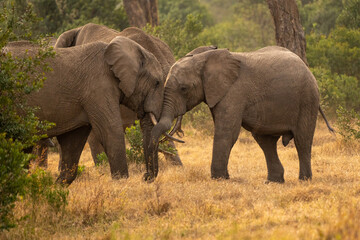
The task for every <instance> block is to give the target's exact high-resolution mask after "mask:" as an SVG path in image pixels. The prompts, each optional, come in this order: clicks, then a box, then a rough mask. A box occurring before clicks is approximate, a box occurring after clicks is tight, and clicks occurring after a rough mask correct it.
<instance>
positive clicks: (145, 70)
mask: <svg viewBox="0 0 360 240" xmlns="http://www.w3.org/2000/svg"><path fill="white" fill-rule="evenodd" d="M26 49H28V54H32V53H33V52H36V51H37V49H38V48H37V46H35V45H33V44H32V43H29V42H26V41H20V42H13V43H10V44H9V45H7V47H6V49H5V51H9V52H11V53H12V54H13V56H20V57H21V56H25V55H26V54H27V53H26ZM47 62H48V64H49V66H50V67H51V68H52V69H53V71H51V72H48V73H46V78H47V79H46V81H45V83H44V86H43V88H41V89H40V90H39V91H38V92H34V93H32V94H30V95H29V97H28V103H29V104H30V105H31V106H39V110H38V111H37V112H36V114H37V116H38V117H39V119H41V120H48V121H50V122H53V123H55V124H56V126H55V127H53V128H51V129H50V130H48V131H47V135H48V136H49V137H54V136H56V138H57V140H58V142H59V145H60V148H61V150H60V155H61V158H62V162H61V170H60V176H59V177H58V179H57V180H58V182H61V183H66V184H70V183H71V182H72V181H73V180H74V179H75V177H76V170H77V166H78V162H79V158H80V154H81V152H82V150H83V147H84V145H85V142H86V139H87V138H88V135H89V133H90V131H91V130H92V131H93V133H94V134H95V136H96V137H97V138H98V139H100V141H101V143H102V145H103V146H104V149H105V153H106V154H107V156H108V159H109V164H110V170H111V175H112V177H113V178H120V177H128V175H129V174H128V167H127V162H126V154H125V139H124V132H123V126H122V117H121V113H120V104H123V105H125V106H127V107H128V108H130V109H131V110H132V111H134V112H135V113H136V114H137V117H138V118H139V119H142V118H145V116H147V115H154V118H159V116H160V113H161V107H162V99H163V91H164V82H163V72H162V69H161V65H160V63H159V62H158V60H157V59H156V57H155V56H154V55H153V54H152V53H150V52H149V51H148V50H146V49H144V48H143V47H142V46H140V45H139V44H138V43H136V42H134V41H132V40H131V39H129V38H126V37H121V36H119V37H116V38H114V39H113V40H112V41H111V42H110V43H104V42H94V43H90V44H85V45H81V46H76V47H72V48H63V49H56V55H55V57H54V58H51V59H48V60H47Z"/></svg>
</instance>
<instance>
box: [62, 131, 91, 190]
mask: <svg viewBox="0 0 360 240" xmlns="http://www.w3.org/2000/svg"><path fill="white" fill-rule="evenodd" d="M90 130H91V127H90V126H83V127H80V128H78V129H75V130H73V131H71V132H67V133H64V134H62V135H59V136H57V140H58V142H59V145H60V176H59V177H58V178H57V180H56V182H58V183H61V184H71V183H72V182H73V181H74V180H75V178H76V175H77V168H78V164H79V159H80V155H81V152H82V150H83V149H84V146H85V143H86V139H87V137H88V135H89V133H90Z"/></svg>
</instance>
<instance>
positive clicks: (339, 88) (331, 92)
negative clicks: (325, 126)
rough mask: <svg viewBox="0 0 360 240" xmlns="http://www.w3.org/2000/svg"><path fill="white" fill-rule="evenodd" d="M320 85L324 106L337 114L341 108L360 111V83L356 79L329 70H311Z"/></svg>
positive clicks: (320, 68) (319, 68) (316, 68)
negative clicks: (337, 110)
mask: <svg viewBox="0 0 360 240" xmlns="http://www.w3.org/2000/svg"><path fill="white" fill-rule="evenodd" d="M311 70H312V72H313V74H314V76H315V78H316V80H317V82H318V85H319V90H320V95H321V101H322V105H325V106H326V108H327V109H329V110H330V111H331V112H333V113H335V112H336V109H337V108H338V107H339V106H344V107H345V108H346V109H356V110H360V82H359V80H358V79H357V78H356V77H352V76H347V75H345V74H337V73H331V71H330V70H329V69H326V68H322V67H315V68H312V69H311Z"/></svg>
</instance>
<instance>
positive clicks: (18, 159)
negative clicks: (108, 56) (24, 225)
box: [0, 1, 54, 230]
mask: <svg viewBox="0 0 360 240" xmlns="http://www.w3.org/2000/svg"><path fill="white" fill-rule="evenodd" d="M0 7H1V9H0V49H1V51H0V63H1V71H0V92H1V95H0V195H1V196H0V199H1V203H0V205H1V206H0V207H1V208H0V219H1V223H0V229H1V230H3V229H9V228H11V227H14V226H15V224H14V222H15V221H14V220H15V219H14V216H13V214H12V209H13V207H14V206H15V204H14V203H15V201H16V200H17V199H18V197H19V196H24V195H26V194H27V192H26V187H27V183H28V177H27V171H26V170H24V166H26V165H28V162H29V160H30V159H31V158H32V156H31V155H29V154H25V153H24V152H23V149H25V148H28V147H31V146H33V145H34V144H35V143H36V142H37V141H38V140H40V139H41V138H43V137H46V135H44V134H42V133H43V132H45V131H46V130H47V129H48V128H49V127H51V126H52V125H51V124H49V123H47V122H41V121H39V120H38V118H37V117H36V116H35V114H34V112H35V111H36V109H35V108H31V107H29V106H27V105H26V100H25V99H26V98H25V97H26V95H28V94H29V93H31V92H33V91H36V90H38V89H40V88H41V87H42V85H43V81H44V80H45V77H44V73H43V72H45V71H49V70H50V69H49V67H48V65H47V64H46V63H45V62H44V61H45V59H47V58H49V57H52V56H54V52H53V51H52V49H51V48H48V47H47V45H46V42H44V41H42V40H41V39H36V38H35V40H38V41H37V43H38V44H39V45H40V48H39V51H38V52H37V53H36V54H35V55H32V56H26V57H24V58H14V57H13V56H12V55H11V53H7V52H6V51H3V47H5V46H6V44H7V43H8V42H9V41H12V40H17V39H32V38H33V36H32V34H31V33H32V32H31V27H32V24H33V23H34V22H35V21H36V20H37V19H36V16H35V15H34V13H33V10H32V7H31V5H26V7H24V8H23V10H22V11H21V8H20V9H19V8H15V4H14V2H13V1H4V2H2V3H1V5H0ZM16 7H18V5H16ZM35 69H37V70H40V71H35Z"/></svg>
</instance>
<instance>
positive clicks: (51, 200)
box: [26, 169, 69, 216]
mask: <svg viewBox="0 0 360 240" xmlns="http://www.w3.org/2000/svg"><path fill="white" fill-rule="evenodd" d="M26 192H27V195H26V196H27V198H28V199H29V200H30V203H31V205H32V207H31V209H32V211H33V212H32V215H33V216H34V215H35V211H36V209H37V208H36V206H38V205H40V204H46V205H48V206H49V207H50V208H51V209H52V210H53V211H55V212H56V213H58V212H60V211H64V210H65V207H66V206H67V204H68V201H67V196H68V195H69V190H67V189H64V188H63V187H61V186H60V185H56V184H55V181H54V179H53V177H52V176H51V174H50V173H48V172H45V171H44V170H42V169H36V170H35V171H34V172H33V173H32V174H30V175H29V177H28V178H27V184H26Z"/></svg>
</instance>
